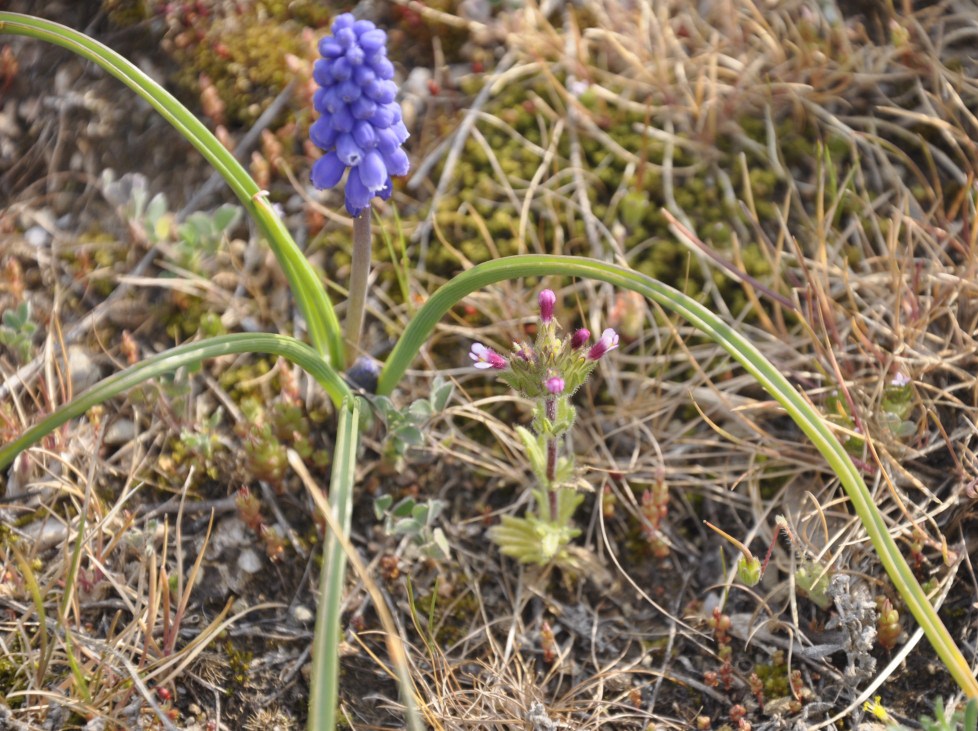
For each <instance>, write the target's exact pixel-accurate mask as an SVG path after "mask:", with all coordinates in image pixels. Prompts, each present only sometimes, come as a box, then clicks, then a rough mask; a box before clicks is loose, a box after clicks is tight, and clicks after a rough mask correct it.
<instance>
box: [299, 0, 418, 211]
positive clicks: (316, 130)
mask: <svg viewBox="0 0 978 731" xmlns="http://www.w3.org/2000/svg"><path fill="white" fill-rule="evenodd" d="M386 43H387V34H386V33H385V32H384V31H382V30H380V29H379V28H377V27H376V26H375V25H374V24H373V23H372V22H370V21H369V20H354V18H353V15H351V14H350V13H344V14H342V15H339V16H337V17H336V19H335V20H334V21H333V27H332V35H329V36H326V37H325V38H323V39H322V40H321V41H320V42H319V53H320V55H322V58H321V59H319V60H318V61H316V64H315V66H314V67H313V78H314V79H315V81H316V83H317V84H318V85H319V88H318V89H317V90H316V93H315V95H314V97H313V105H314V106H315V108H316V111H317V112H319V115H320V116H319V119H317V120H316V121H315V122H314V123H313V125H312V128H311V129H310V131H309V136H310V138H311V139H312V141H313V143H314V144H315V145H316V146H317V147H319V148H320V149H322V150H323V151H325V153H326V154H325V155H324V156H323V157H321V158H320V159H319V160H317V161H316V163H315V164H314V165H313V167H312V182H313V185H315V186H316V187H317V188H319V189H321V190H325V189H327V188H332V187H334V186H335V185H337V184H338V183H339V182H340V180H342V178H343V174H344V173H345V172H346V171H347V170H349V171H350V174H349V175H348V176H347V180H346V190H345V193H346V209H347V211H349V212H350V215H352V216H356V215H358V214H359V213H360V212H361V211H362V210H363V209H365V208H366V207H367V206H369V205H370V200H371V199H372V198H373V197H374V196H379V197H380V198H382V199H384V200H387V199H388V198H390V196H391V192H392V183H391V177H392V176H398V175H406V174H407V172H408V170H409V168H410V163H409V161H408V157H407V155H406V154H405V152H404V150H403V149H401V145H402V144H403V143H404V141H405V140H406V139H407V138H408V131H407V127H405V126H404V122H403V121H402V119H401V107H400V105H399V104H398V103H397V101H396V100H395V97H396V96H397V85H396V84H395V83H394V82H393V81H392V79H393V77H394V66H393V64H391V62H390V60H388V58H387V46H386Z"/></svg>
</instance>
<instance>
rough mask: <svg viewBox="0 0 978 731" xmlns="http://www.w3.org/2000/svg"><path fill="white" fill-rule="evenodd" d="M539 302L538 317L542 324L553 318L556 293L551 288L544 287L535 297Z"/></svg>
mask: <svg viewBox="0 0 978 731" xmlns="http://www.w3.org/2000/svg"><path fill="white" fill-rule="evenodd" d="M537 301H538V302H539V303H540V319H541V320H542V321H543V323H544V324H546V323H548V322H550V321H551V320H553V319H554V305H555V304H557V295H555V294H554V291H553V290H552V289H545V290H543V291H542V292H540V296H539V298H538V299H537Z"/></svg>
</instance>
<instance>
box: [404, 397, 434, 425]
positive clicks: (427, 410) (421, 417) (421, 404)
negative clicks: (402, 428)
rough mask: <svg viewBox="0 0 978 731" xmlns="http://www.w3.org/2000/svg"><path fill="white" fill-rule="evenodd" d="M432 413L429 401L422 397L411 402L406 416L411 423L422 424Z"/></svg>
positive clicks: (432, 409)
mask: <svg viewBox="0 0 978 731" xmlns="http://www.w3.org/2000/svg"><path fill="white" fill-rule="evenodd" d="M433 413H434V408H433V407H432V406H431V403H430V402H428V401H425V400H423V399H418V400H417V401H415V402H413V403H412V404H411V405H410V406H408V409H407V418H408V421H410V422H411V423H412V424H424V423H425V422H426V421H428V419H430V418H431V415H432V414H433Z"/></svg>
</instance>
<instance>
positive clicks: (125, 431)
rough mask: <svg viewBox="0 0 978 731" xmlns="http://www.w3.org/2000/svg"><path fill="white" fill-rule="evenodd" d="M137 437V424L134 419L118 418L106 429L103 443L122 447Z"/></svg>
mask: <svg viewBox="0 0 978 731" xmlns="http://www.w3.org/2000/svg"><path fill="white" fill-rule="evenodd" d="M135 438H136V424H135V423H134V422H133V421H132V419H116V420H115V421H113V422H112V423H111V424H109V426H108V428H107V429H106V430H105V436H103V437H102V443H103V444H105V445H106V446H109V447H121V446H123V445H124V444H128V443H129V442H131V441H132V440H133V439H135Z"/></svg>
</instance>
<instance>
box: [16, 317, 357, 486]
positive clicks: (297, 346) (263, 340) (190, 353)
mask: <svg viewBox="0 0 978 731" xmlns="http://www.w3.org/2000/svg"><path fill="white" fill-rule="evenodd" d="M237 353H269V354H271V355H279V356H281V357H283V358H285V359H287V360H289V361H291V362H293V363H295V364H296V365H298V366H299V367H300V368H302V369H303V370H304V371H306V373H308V374H309V375H311V376H312V377H313V378H315V379H316V380H317V381H318V382H319V383H320V385H322V387H323V388H324V389H326V392H327V393H328V394H329V396H330V398H331V399H332V400H333V403H334V404H340V403H341V402H342V401H343V399H344V398H345V397H347V396H349V395H350V389H349V388H348V387H347V385H346V383H344V382H343V379H342V378H340V376H339V375H338V374H337V373H336V371H335V370H333V368H332V367H330V365H329V364H328V363H327V362H326V361H325V360H324V359H323V357H322V356H321V355H320V354H319V353H317V352H316V351H315V350H313V349H312V348H310V347H309V346H308V345H306V344H305V343H302V342H300V341H298V340H296V339H295V338H292V337H289V336H288V335H275V334H273V333H233V334H231V335H221V336H219V337H216V338H211V339H208V340H201V341H199V342H194V343H187V344H186V345H181V346H178V347H176V348H173V349H171V350H167V351H165V352H163V353H160V354H158V355H154V356H152V357H150V358H147V359H146V360H144V361H142V362H141V363H137V364H136V365H134V366H132V367H130V368H126V369H125V370H124V371H120V372H119V373H116V374H114V375H112V376H109V377H108V378H106V379H104V380H102V381H100V382H99V383H97V384H95V385H94V386H92V387H91V388H89V389H88V390H86V391H84V392H83V393H81V394H79V395H78V396H76V397H75V398H74V399H73V400H72V401H71V402H70V403H67V404H65V405H64V406H62V407H61V408H59V409H58V410H57V411H55V412H53V413H52V414H50V415H48V416H46V417H45V418H44V419H42V420H41V421H40V422H39V423H38V424H35V425H34V426H32V427H31V428H30V429H28V430H27V431H25V432H24V433H23V434H22V435H21V436H19V437H18V438H17V439H15V440H14V441H12V442H10V443H9V444H5V445H4V446H3V447H2V448H0V469H3V468H5V467H7V465H9V464H10V463H11V462H13V460H14V457H16V456H17V455H18V454H20V453H21V452H22V451H23V450H25V449H27V448H28V447H29V446H31V445H32V444H34V443H35V442H36V441H38V440H39V439H41V438H42V437H44V436H46V435H48V434H50V433H51V432H52V431H54V430H55V429H57V428H58V427H59V426H61V425H62V424H64V423H66V422H68V421H70V420H71V419H74V418H77V417H79V416H81V415H82V414H84V413H85V412H86V411H88V410H89V409H90V408H92V407H93V406H95V405H97V404H100V403H102V402H104V401H106V400H108V399H110V398H112V397H113V396H118V395H119V394H121V393H125V392H126V391H128V390H129V389H130V388H132V387H133V386H138V385H139V384H141V383H145V382H146V381H148V380H150V379H151V378H157V377H158V376H162V375H164V374H166V373H172V372H173V371H175V370H176V369H178V368H182V367H184V366H189V365H194V364H197V363H200V362H201V361H202V360H206V359H208V358H217V357H219V356H222V355H233V354H237Z"/></svg>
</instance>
